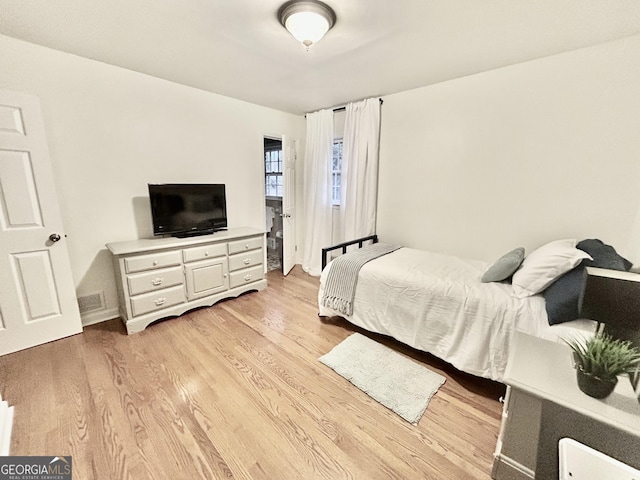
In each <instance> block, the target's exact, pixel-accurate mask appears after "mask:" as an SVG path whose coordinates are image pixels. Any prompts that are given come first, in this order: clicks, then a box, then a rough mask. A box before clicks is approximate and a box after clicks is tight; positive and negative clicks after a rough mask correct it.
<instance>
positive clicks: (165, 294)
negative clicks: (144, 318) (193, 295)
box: [131, 285, 186, 317]
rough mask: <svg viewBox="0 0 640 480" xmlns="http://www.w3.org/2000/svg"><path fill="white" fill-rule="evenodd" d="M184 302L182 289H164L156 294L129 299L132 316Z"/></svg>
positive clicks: (180, 286) (179, 287) (180, 287)
mask: <svg viewBox="0 0 640 480" xmlns="http://www.w3.org/2000/svg"><path fill="white" fill-rule="evenodd" d="M185 301H186V299H185V296H184V287H183V286H182V285H178V286H177V287H171V288H165V289H164V290H158V291H157V292H151V293H145V294H143V295H138V296H137V297H132V298H131V310H132V312H133V316H134V317H136V316H138V315H144V314H145V313H149V312H153V311H154V310H161V309H163V308H166V307H170V306H172V305H178V304H180V303H184V302H185Z"/></svg>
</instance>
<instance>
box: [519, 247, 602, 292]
mask: <svg viewBox="0 0 640 480" xmlns="http://www.w3.org/2000/svg"><path fill="white" fill-rule="evenodd" d="M576 243H577V240H574V239H566V240H556V241H554V242H549V243H547V244H545V245H543V246H541V247H540V248H538V249H536V250H534V251H533V252H531V253H530V254H529V255H528V256H527V257H526V258H525V259H524V262H522V266H521V267H520V268H519V269H518V270H517V271H516V272H515V273H514V274H513V278H512V280H511V284H512V285H513V290H514V293H515V296H516V297H518V298H524V297H529V296H531V295H535V294H536V293H540V292H542V291H543V290H544V289H545V288H547V287H548V286H549V285H551V284H552V283H553V282H555V281H556V280H557V279H558V278H559V277H560V276H562V275H564V274H565V273H567V272H568V271H569V270H571V269H573V268H574V267H576V266H577V265H578V264H579V263H580V262H581V261H582V260H583V259H585V258H588V259H589V260H593V259H592V258H591V256H590V255H589V254H588V253H587V252H584V251H582V250H580V249H578V248H576Z"/></svg>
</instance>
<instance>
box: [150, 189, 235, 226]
mask: <svg viewBox="0 0 640 480" xmlns="http://www.w3.org/2000/svg"><path fill="white" fill-rule="evenodd" d="M149 200H150V201H151V217H152V220H153V234H154V235H173V236H189V235H200V234H206V233H212V232H215V231H217V230H224V229H225V228H227V205H226V196H225V186H224V184H193V183H180V184H178V183H172V184H149Z"/></svg>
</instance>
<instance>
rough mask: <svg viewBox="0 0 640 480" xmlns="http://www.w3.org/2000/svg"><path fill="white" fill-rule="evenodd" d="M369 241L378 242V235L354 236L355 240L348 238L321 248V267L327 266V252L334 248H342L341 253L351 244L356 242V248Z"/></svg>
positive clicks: (345, 251)
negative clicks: (345, 240) (346, 240)
mask: <svg viewBox="0 0 640 480" xmlns="http://www.w3.org/2000/svg"><path fill="white" fill-rule="evenodd" d="M368 241H370V242H371V243H378V235H375V234H374V235H369V236H368V237H362V238H356V239H355V240H350V241H348V242H343V243H338V244H337V245H332V246H330V247H325V248H323V249H322V269H323V270H324V267H326V266H327V254H328V253H329V252H332V251H334V250H338V249H339V248H341V249H342V253H347V247H350V246H351V245H355V244H356V243H357V244H358V248H362V246H363V245H364V242H368Z"/></svg>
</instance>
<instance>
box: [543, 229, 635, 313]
mask: <svg viewBox="0 0 640 480" xmlns="http://www.w3.org/2000/svg"><path fill="white" fill-rule="evenodd" d="M576 248H579V249H580V250H583V251H585V252H587V253H588V254H589V255H590V256H591V258H593V260H588V259H587V260H583V261H582V262H581V263H580V265H578V266H577V267H576V268H574V269H573V270H571V271H570V272H568V273H566V274H565V275H563V276H562V277H560V278H559V279H558V280H556V281H555V282H554V283H552V284H551V285H550V286H549V288H547V289H546V290H545V292H544V299H545V306H546V309H547V318H548V320H549V325H557V324H558V323H564V322H569V321H571V320H576V319H578V318H580V315H579V312H578V301H579V299H580V292H582V285H583V283H584V267H600V268H608V269H611V270H629V269H630V268H631V266H632V264H631V262H630V261H629V260H627V259H626V258H624V257H621V256H620V255H618V252H616V250H615V248H613V247H612V246H611V245H607V244H606V243H604V242H603V241H602V240H598V239H597V238H590V239H587V240H582V241H581V242H579V243H578V244H577V245H576Z"/></svg>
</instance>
